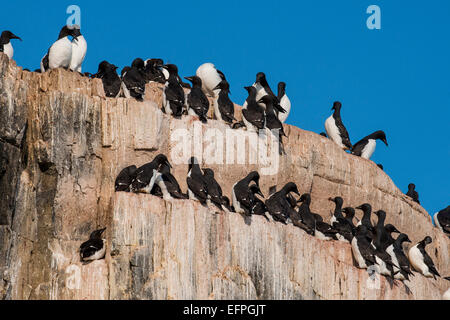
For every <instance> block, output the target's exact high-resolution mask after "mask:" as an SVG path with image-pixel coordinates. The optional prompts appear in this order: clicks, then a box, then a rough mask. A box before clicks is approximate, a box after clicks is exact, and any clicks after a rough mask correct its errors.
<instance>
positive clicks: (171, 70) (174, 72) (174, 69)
mask: <svg viewBox="0 0 450 320" xmlns="http://www.w3.org/2000/svg"><path fill="white" fill-rule="evenodd" d="M163 68H164V69H166V70H167V71H168V72H169V74H171V75H174V76H177V75H178V67H177V66H176V65H174V64H165V65H163Z"/></svg>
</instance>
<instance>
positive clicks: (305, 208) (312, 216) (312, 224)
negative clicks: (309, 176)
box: [298, 193, 338, 240]
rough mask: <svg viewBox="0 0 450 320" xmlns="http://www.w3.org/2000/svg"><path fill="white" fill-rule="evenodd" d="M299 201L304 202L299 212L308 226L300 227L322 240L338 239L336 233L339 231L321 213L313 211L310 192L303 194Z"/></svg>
mask: <svg viewBox="0 0 450 320" xmlns="http://www.w3.org/2000/svg"><path fill="white" fill-rule="evenodd" d="M299 202H302V204H301V205H300V207H299V210H298V213H299V215H300V217H301V219H302V222H303V224H304V225H305V227H306V228H302V227H301V226H300V227H301V228H302V229H304V230H305V231H306V232H307V233H309V234H311V235H314V236H315V237H316V238H318V239H320V240H337V236H336V234H337V233H338V231H337V230H336V229H334V228H333V227H332V226H331V225H329V224H328V223H325V222H323V218H322V217H321V216H320V215H319V214H317V213H313V212H311V210H310V205H311V195H310V194H309V193H305V194H302V196H301V197H300V199H299Z"/></svg>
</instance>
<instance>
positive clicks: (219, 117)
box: [214, 97, 222, 121]
mask: <svg viewBox="0 0 450 320" xmlns="http://www.w3.org/2000/svg"><path fill="white" fill-rule="evenodd" d="M214 115H215V116H216V119H217V120H220V121H222V114H221V113H220V110H219V97H215V98H214Z"/></svg>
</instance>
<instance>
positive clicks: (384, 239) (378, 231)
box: [366, 210, 393, 250]
mask: <svg viewBox="0 0 450 320" xmlns="http://www.w3.org/2000/svg"><path fill="white" fill-rule="evenodd" d="M374 214H375V215H376V216H377V217H378V221H377V224H376V225H375V227H374V229H373V230H374V238H373V244H374V246H375V248H379V249H380V250H386V248H387V247H388V246H389V245H391V244H392V242H393V240H392V237H391V236H390V233H389V232H388V231H387V230H386V228H385V226H384V221H385V220H386V212H385V211H383V210H378V211H375V212H374ZM366 227H367V225H366Z"/></svg>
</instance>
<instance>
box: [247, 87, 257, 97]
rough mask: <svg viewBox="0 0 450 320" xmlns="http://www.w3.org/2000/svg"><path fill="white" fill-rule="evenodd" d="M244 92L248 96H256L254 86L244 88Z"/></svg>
mask: <svg viewBox="0 0 450 320" xmlns="http://www.w3.org/2000/svg"><path fill="white" fill-rule="evenodd" d="M244 89H245V90H247V92H248V94H249V95H254V96H256V88H255V87H254V86H249V87H244Z"/></svg>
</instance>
